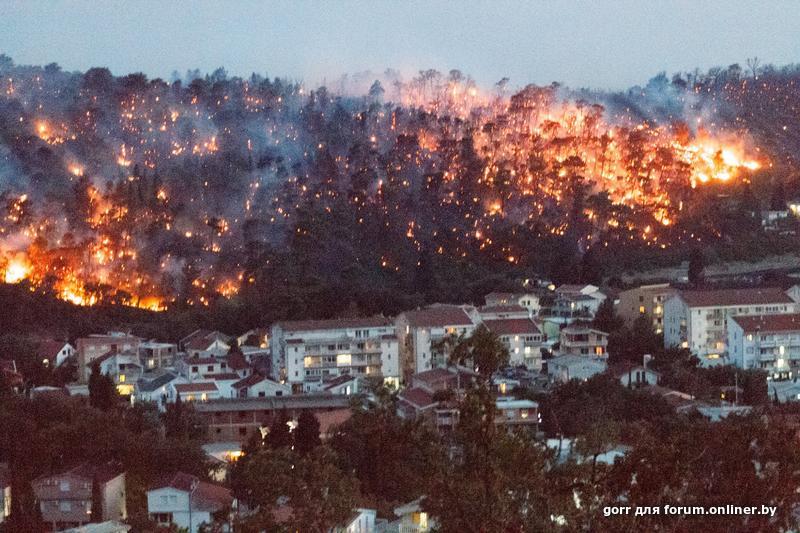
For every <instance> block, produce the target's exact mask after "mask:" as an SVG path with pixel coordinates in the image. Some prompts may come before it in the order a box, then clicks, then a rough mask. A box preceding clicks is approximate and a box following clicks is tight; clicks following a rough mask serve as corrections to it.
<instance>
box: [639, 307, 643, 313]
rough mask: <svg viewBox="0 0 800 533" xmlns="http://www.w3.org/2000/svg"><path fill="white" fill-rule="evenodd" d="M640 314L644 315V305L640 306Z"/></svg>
mask: <svg viewBox="0 0 800 533" xmlns="http://www.w3.org/2000/svg"><path fill="white" fill-rule="evenodd" d="M639 312H640V313H642V314H644V306H643V305H640V306H639Z"/></svg>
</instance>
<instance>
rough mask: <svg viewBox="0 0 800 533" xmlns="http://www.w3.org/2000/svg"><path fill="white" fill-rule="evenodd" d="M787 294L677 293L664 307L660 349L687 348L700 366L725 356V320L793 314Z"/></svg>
mask: <svg viewBox="0 0 800 533" xmlns="http://www.w3.org/2000/svg"><path fill="white" fill-rule="evenodd" d="M790 294H793V293H792V292H791V289H790V291H783V290H781V289H779V288H774V287H772V288H762V289H721V290H708V291H677V292H676V293H675V294H673V295H672V296H671V297H670V298H669V299H667V301H666V303H665V304H664V345H665V346H666V347H674V346H680V347H683V348H688V349H689V350H691V352H692V353H693V354H694V355H696V356H697V357H699V358H700V361H701V363H702V364H704V365H713V364H719V363H723V362H725V361H726V358H727V355H728V353H727V352H728V349H727V341H728V329H727V325H728V318H729V317H733V316H752V315H780V314H791V313H795V312H796V311H797V304H796V303H795V300H793V299H792V297H790Z"/></svg>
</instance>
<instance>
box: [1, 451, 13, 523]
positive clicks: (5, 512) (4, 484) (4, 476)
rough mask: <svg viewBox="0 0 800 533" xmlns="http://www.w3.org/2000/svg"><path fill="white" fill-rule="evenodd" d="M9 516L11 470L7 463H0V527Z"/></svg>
mask: <svg viewBox="0 0 800 533" xmlns="http://www.w3.org/2000/svg"><path fill="white" fill-rule="evenodd" d="M9 516H11V470H10V469H9V468H8V463H0V528H2V523H3V522H5V521H6V520H8V517H9Z"/></svg>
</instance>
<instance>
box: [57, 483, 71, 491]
mask: <svg viewBox="0 0 800 533" xmlns="http://www.w3.org/2000/svg"><path fill="white" fill-rule="evenodd" d="M58 487H59V490H61V492H69V481H61V482H60V483H59V484H58Z"/></svg>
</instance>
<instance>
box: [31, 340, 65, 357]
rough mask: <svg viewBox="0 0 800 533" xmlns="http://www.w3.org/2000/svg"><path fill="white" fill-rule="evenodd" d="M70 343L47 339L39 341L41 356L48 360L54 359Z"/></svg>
mask: <svg viewBox="0 0 800 533" xmlns="http://www.w3.org/2000/svg"><path fill="white" fill-rule="evenodd" d="M67 344H69V343H68V342H66V341H54V340H45V341H42V342H41V343H39V350H38V353H39V357H40V358H42V359H47V360H48V361H50V360H52V359H54V358H55V357H56V355H58V353H59V352H60V351H61V349H62V348H64V346H66V345H67Z"/></svg>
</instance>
